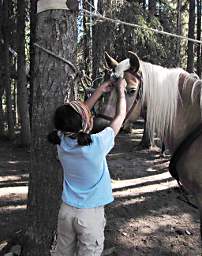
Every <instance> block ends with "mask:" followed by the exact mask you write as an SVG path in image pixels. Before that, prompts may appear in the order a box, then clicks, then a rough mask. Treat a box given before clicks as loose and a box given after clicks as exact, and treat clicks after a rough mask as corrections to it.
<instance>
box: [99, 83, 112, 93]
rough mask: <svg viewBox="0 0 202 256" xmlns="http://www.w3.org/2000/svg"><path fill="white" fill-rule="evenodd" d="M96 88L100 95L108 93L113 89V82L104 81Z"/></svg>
mask: <svg viewBox="0 0 202 256" xmlns="http://www.w3.org/2000/svg"><path fill="white" fill-rule="evenodd" d="M98 88H99V89H100V91H101V92H102V93H106V92H110V91H111V90H112V88H113V82H112V81H111V80H108V81H105V82H104V83H102V84H101V85H100V86H99V87H98Z"/></svg>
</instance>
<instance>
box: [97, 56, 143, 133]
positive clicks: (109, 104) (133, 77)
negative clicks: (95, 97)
mask: <svg viewBox="0 0 202 256" xmlns="http://www.w3.org/2000/svg"><path fill="white" fill-rule="evenodd" d="M128 54H129V56H128V58H127V59H124V60H122V61H121V62H117V61H116V60H115V59H113V58H112V57H111V56H109V54H108V53H105V60H106V63H107V66H108V70H109V73H110V76H111V79H116V78H118V77H122V78H124V79H125V80H126V82H127V86H126V103H127V115H126V119H125V122H124V126H127V125H128V124H129V123H130V122H131V121H135V120H136V119H137V118H138V117H139V115H140V112H141V101H140V91H141V88H140V87H141V80H142V78H141V74H140V71H139V69H140V60H139V58H138V57H137V55H136V54H135V53H133V52H129V53H128ZM116 101H117V90H116V88H115V86H114V88H113V89H112V90H111V92H109V93H107V94H106V95H104V96H103V97H102V98H101V100H100V101H99V102H98V106H97V110H96V115H95V118H94V130H95V131H99V130H102V129H103V128H105V127H106V126H108V125H109V123H110V122H111V121H112V120H113V118H114V117H115V113H116Z"/></svg>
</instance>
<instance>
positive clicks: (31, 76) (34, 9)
mask: <svg viewBox="0 0 202 256" xmlns="http://www.w3.org/2000/svg"><path fill="white" fill-rule="evenodd" d="M36 18H37V1H36V0H31V1H30V70H29V74H28V77H29V84H30V90H29V116H30V127H32V106H33V79H34V56H35V49H34V42H35V33H36Z"/></svg>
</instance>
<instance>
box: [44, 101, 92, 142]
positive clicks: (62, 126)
mask: <svg viewBox="0 0 202 256" xmlns="http://www.w3.org/2000/svg"><path fill="white" fill-rule="evenodd" d="M53 123H54V126H55V129H56V130H54V131H53V132H51V133H49V134H48V141H49V142H50V143H52V144H54V145H56V144H58V145H59V144H60V137H59V136H58V132H57V131H61V132H64V133H65V132H72V133H78V134H77V141H78V144H79V145H81V146H86V145H90V144H91V143H92V139H91V136H90V134H87V133H84V132H79V131H80V130H81V129H82V119H81V116H80V115H79V114H78V113H77V112H76V111H75V110H74V109H73V108H72V107H71V106H69V105H62V106H60V107H58V108H57V109H56V111H55V114H54V117H53Z"/></svg>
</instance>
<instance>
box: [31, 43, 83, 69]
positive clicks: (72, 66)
mask: <svg viewBox="0 0 202 256" xmlns="http://www.w3.org/2000/svg"><path fill="white" fill-rule="evenodd" d="M34 46H35V47H37V48H39V49H41V50H43V51H44V52H46V53H48V54H50V55H52V56H53V57H55V58H57V59H59V60H61V61H63V62H65V63H66V64H68V65H69V66H70V67H71V68H72V70H73V71H74V72H75V73H76V74H79V72H78V70H77V68H76V67H75V66H74V64H73V63H72V62H71V61H69V60H66V59H65V58H63V57H61V56H59V55H57V54H55V53H54V52H52V51H50V50H48V49H46V48H44V47H43V46H40V45H39V44H37V43H34Z"/></svg>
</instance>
